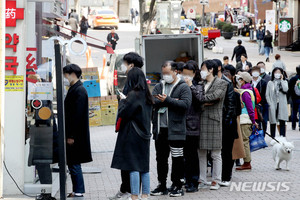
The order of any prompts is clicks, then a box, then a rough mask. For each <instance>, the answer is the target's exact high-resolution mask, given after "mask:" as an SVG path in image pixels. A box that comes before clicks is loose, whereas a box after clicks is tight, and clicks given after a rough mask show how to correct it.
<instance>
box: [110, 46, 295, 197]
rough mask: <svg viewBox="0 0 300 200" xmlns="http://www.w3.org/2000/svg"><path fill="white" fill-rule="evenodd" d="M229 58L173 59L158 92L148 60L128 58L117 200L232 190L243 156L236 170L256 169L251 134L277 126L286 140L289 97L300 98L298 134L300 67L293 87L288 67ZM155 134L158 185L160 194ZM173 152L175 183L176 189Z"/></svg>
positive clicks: (120, 115)
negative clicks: (152, 162) (152, 164)
mask: <svg viewBox="0 0 300 200" xmlns="http://www.w3.org/2000/svg"><path fill="white" fill-rule="evenodd" d="M239 48H240V47H239ZM228 60H229V58H228V57H224V61H225V62H224V63H222V62H221V61H220V60H218V59H213V60H205V61H204V62H203V63H201V65H200V67H199V64H198V63H197V62H196V61H193V60H191V61H188V62H186V63H176V62H173V61H166V62H165V63H163V64H162V67H161V72H162V80H161V82H160V83H158V84H157V85H156V86H155V87H154V89H153V92H152V94H151V93H150V90H149V88H148V85H147V83H146V77H145V75H144V73H143V71H142V69H141V67H142V66H143V60H142V58H141V57H140V56H139V55H138V54H136V53H133V52H131V53H128V54H126V55H125V56H124V65H126V66H127V72H126V73H127V81H126V84H125V90H124V91H126V94H125V95H121V96H122V97H121V100H120V105H119V110H118V117H117V125H116V131H117V132H118V139H117V142H116V147H115V151H114V156H113V161H112V165H111V167H112V168H116V169H119V170H121V177H122V185H121V189H120V191H119V192H118V193H117V194H116V195H115V196H114V197H112V198H110V199H129V200H131V199H133V200H136V199H149V198H150V196H151V195H152V196H161V195H169V196H170V197H181V196H183V195H184V193H185V192H187V193H193V192H197V191H199V189H204V188H209V189H210V190H218V189H219V188H220V187H228V186H230V184H231V178H232V171H233V169H234V160H235V159H237V160H239V159H243V164H242V165H241V166H236V168H235V170H236V171H240V172H242V171H249V170H251V169H252V166H251V162H252V158H251V152H250V144H249V136H250V135H251V134H252V132H253V129H262V130H263V131H264V133H265V132H266V131H267V123H268V121H269V122H270V130H271V136H272V137H275V135H276V134H275V133H276V129H278V130H279V134H280V135H281V136H286V122H287V121H288V112H287V108H288V101H287V96H288V95H289V96H291V97H292V99H293V117H292V119H293V129H295V127H296V119H297V113H298V111H299V105H300V103H299V102H300V100H299V99H300V96H298V94H300V66H299V67H297V75H296V76H295V77H293V78H291V79H290V82H288V81H287V76H286V72H285V71H284V69H283V68H281V67H274V69H273V70H272V73H271V76H270V75H268V74H267V73H266V67H265V64H264V62H259V63H257V64H256V65H255V66H253V67H252V65H250V64H249V62H247V56H246V55H245V54H243V55H241V65H240V69H237V68H235V67H234V66H232V65H230V64H229V62H227V61H228ZM295 88H297V89H298V90H297V91H296V90H294V89H295ZM293 91H294V92H293ZM151 125H152V131H151V130H150V127H151ZM276 125H278V126H276ZM299 127H300V124H299ZM151 134H153V139H154V143H155V150H156V161H157V165H156V170H157V181H158V186H157V187H156V188H155V189H153V190H152V191H151V190H150V177H149V171H150V169H149V157H150V138H151V137H152V135H151ZM170 155H171V162H172V168H171V177H170V179H171V182H172V184H171V186H170V187H168V186H167V179H168V172H169V163H168V162H169V157H170ZM236 155H239V156H236ZM208 166H211V168H212V169H211V174H212V181H211V182H209V181H207V173H208V171H207V167H208ZM140 186H141V187H140ZM140 188H142V191H140Z"/></svg>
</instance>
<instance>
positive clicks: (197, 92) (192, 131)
mask: <svg viewBox="0 0 300 200" xmlns="http://www.w3.org/2000/svg"><path fill="white" fill-rule="evenodd" d="M190 88H191V92H192V105H191V106H190V108H189V110H188V111H187V115H186V135H191V136H199V135H200V114H201V105H202V103H201V102H202V101H203V100H204V85H203V83H202V82H200V83H195V82H194V81H193V85H192V86H191V87H190Z"/></svg>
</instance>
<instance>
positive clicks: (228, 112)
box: [222, 75, 235, 125]
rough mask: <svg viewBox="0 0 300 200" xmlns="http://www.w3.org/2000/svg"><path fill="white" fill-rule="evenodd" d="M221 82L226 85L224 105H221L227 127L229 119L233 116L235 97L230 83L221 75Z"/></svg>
mask: <svg viewBox="0 0 300 200" xmlns="http://www.w3.org/2000/svg"><path fill="white" fill-rule="evenodd" d="M222 80H224V81H226V82H227V83H228V87H227V91H226V95H225V99H224V104H223V120H224V122H225V125H229V124H230V121H231V119H232V118H233V117H234V116H235V96H234V89H233V84H232V82H231V81H230V80H229V79H228V78H227V77H225V76H224V75H222Z"/></svg>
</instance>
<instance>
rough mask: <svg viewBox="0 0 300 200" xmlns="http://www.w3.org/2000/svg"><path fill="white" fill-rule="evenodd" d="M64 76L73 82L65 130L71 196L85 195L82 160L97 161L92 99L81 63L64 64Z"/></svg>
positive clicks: (69, 95) (66, 103) (67, 100)
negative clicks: (91, 125) (92, 141)
mask: <svg viewBox="0 0 300 200" xmlns="http://www.w3.org/2000/svg"><path fill="white" fill-rule="evenodd" d="M63 73H64V77H65V78H66V79H68V81H69V82H70V86H71V87H70V89H69V90H68V94H67V96H66V99H65V103H64V104H65V130H66V142H67V144H66V155H67V164H68V168H69V171H70V174H71V179H72V184H73V191H72V193H70V194H69V195H68V197H83V193H85V188H84V180H83V175H82V170H81V163H87V162H91V161H93V159H92V153H91V144H90V130H89V102H88V95H87V91H86V90H85V88H84V87H83V84H82V82H81V81H80V80H79V78H80V76H81V74H82V71H81V69H80V67H79V66H78V65H75V64H69V65H67V66H65V67H64V68H63Z"/></svg>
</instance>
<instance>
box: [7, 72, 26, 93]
mask: <svg viewBox="0 0 300 200" xmlns="http://www.w3.org/2000/svg"><path fill="white" fill-rule="evenodd" d="M5 91H6V92H23V91H24V76H5Z"/></svg>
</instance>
